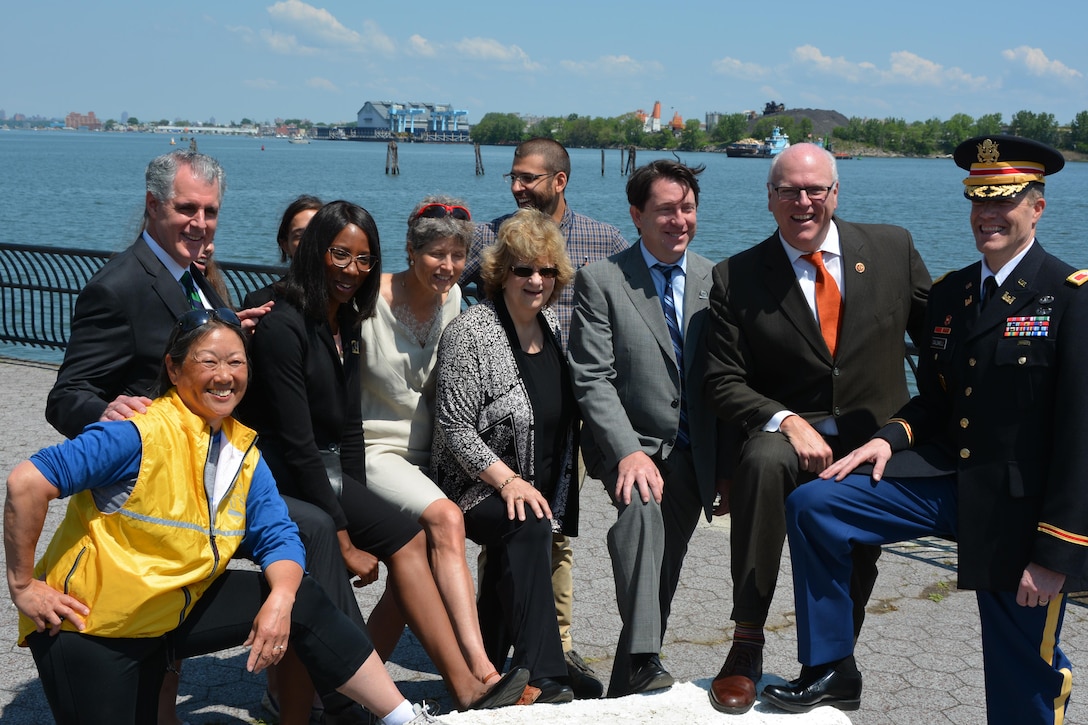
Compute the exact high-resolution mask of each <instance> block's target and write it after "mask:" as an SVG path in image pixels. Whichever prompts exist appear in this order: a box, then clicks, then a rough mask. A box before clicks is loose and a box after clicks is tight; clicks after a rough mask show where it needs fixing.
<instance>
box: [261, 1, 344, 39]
mask: <svg viewBox="0 0 1088 725" xmlns="http://www.w3.org/2000/svg"><path fill="white" fill-rule="evenodd" d="M268 14H269V15H271V16H272V17H273V18H274V19H276V20H279V21H281V22H283V23H285V24H287V25H291V26H293V27H294V28H295V29H296V30H298V31H304V32H306V33H308V34H310V35H313V36H315V37H318V38H322V39H324V40H325V41H327V42H331V43H337V44H339V45H355V44H356V43H358V42H359V41H360V36H359V33H357V32H355V31H354V30H351V29H349V28H346V27H344V25H343V24H341V22H340V21H339V20H337V19H336V18H335V17H333V14H332V13H330V12H329V11H328V10H325V9H324V8H315V7H314V6H312V5H307V4H306V3H304V2H301V1H300V0H284V1H283V2H278V3H276V4H275V5H272V6H270V7H269V8H268Z"/></svg>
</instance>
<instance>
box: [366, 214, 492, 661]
mask: <svg viewBox="0 0 1088 725" xmlns="http://www.w3.org/2000/svg"><path fill="white" fill-rule="evenodd" d="M473 228H474V225H473V223H472V218H471V214H470V213H469V211H468V208H467V207H465V205H464V203H463V202H461V201H459V200H457V199H453V198H451V197H448V196H429V197H427V198H425V199H423V200H422V201H421V202H420V203H419V204H417V205H416V207H415V208H414V209H413V210H412V213H411V214H410V215H409V217H408V237H407V243H406V245H405V247H406V250H407V253H408V269H406V270H404V271H403V272H397V273H395V274H383V275H382V282H381V293H380V294H379V296H378V304H377V309H376V310H375V313H374V316H373V317H370V318H369V319H367V320H366V321H365V322H364V323H363V331H362V343H363V348H364V349H363V351H362V353H363V356H364V357H363V368H364V372H363V431H364V437H365V439H366V479H367V487H368V488H369V489H371V490H372V491H373V492H374V493H376V494H378V495H379V496H381V497H382V498H384V499H385V500H387V501H389V502H390V503H392V504H393V505H395V506H398V507H399V508H400V509H401V510H402V511H404V512H405V513H406V514H408V515H409V516H410V517H411V518H413V519H415V520H418V521H419V523H420V525H421V526H422V527H423V529H424V531H425V532H426V536H427V545H428V548H429V551H428V554H429V558H430V563H431V569H432V571H433V572H434V578H435V581H436V582H437V583H438V591H439V593H440V594H441V595H442V600H443V603H444V604H445V606H446V609H447V611H448V612H449V615H450V620H451V621H452V623H453V627H454V631H455V633H456V635H457V640H458V643H459V644H460V646H461V649H462V652H463V653H464V655H465V659H466V660H467V662H468V663H469V666H470V667H471V669H472V670H473V672H474V673H476V675H477V676H478V677H485V676H486V675H487V674H488V673H491V672H493V671H494V669H495V668H494V665H493V664H492V663H491V662H490V661H489V660H488V657H487V653H486V651H485V649H484V644H483V638H482V636H481V635H480V622H479V619H478V617H477V614H476V597H475V590H474V587H473V583H472V575H471V573H470V572H469V569H468V563H467V561H466V559H465V522H464V517H463V516H462V514H461V509H460V508H459V507H458V506H457V504H455V503H454V502H452V501H450V500H449V499H448V498H446V496H445V494H443V493H442V491H441V489H439V488H438V487H437V486H436V485H435V484H434V483H433V482H432V481H431V479H430V478H429V477H428V464H429V463H430V458H431V438H432V435H431V430H432V426H433V422H434V410H433V403H434V391H435V364H436V357H437V353H438V341H439V339H440V338H441V337H442V330H444V329H445V327H446V325H447V324H448V323H449V322H450V321H451V320H452V319H453V318H454V317H456V316H457V315H458V314H459V313H460V311H461V291H460V288H459V287H458V286H457V280H458V279H459V278H460V277H461V271H462V270H463V269H464V267H465V261H466V259H467V258H468V251H469V246H470V244H471V242H472V233H473ZM374 636H375V637H376V638H377V639H381V638H382V637H399V636H400V632H399V631H397V632H393V631H386V632H382V633H378V632H375V633H374ZM379 650H380V651H386V650H382V649H381V648H380V647H379Z"/></svg>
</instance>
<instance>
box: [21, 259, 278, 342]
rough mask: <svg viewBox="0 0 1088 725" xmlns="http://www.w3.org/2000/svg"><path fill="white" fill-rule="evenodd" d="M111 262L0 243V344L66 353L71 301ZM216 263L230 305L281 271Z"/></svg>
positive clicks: (259, 266)
mask: <svg viewBox="0 0 1088 725" xmlns="http://www.w3.org/2000/svg"><path fill="white" fill-rule="evenodd" d="M112 256H114V255H113V253H110V252H99V251H94V250H89V249H63V248H57V247H40V246H34V245H28V244H4V243H0V342H10V343H15V344H18V345H28V346H30V347H40V348H51V349H57V350H63V349H65V348H66V347H67V346H68V333H69V331H70V330H71V323H72V313H73V311H74V310H75V305H76V297H78V296H79V292H80V290H82V289H83V287H84V286H85V285H86V284H87V281H88V280H89V279H90V278H91V277H92V276H93V275H94V273H95V272H97V271H98V270H99V269H101V268H102V266H103V265H104V264H105V263H106V262H107V261H109V259H110V257H112ZM216 263H217V265H218V266H219V269H220V270H221V271H222V274H223V279H224V281H225V282H226V285H227V291H228V293H229V294H230V297H231V300H232V301H233V302H234V303H237V302H240V301H241V300H242V298H244V297H245V296H246V295H247V294H249V293H250V292H252V291H253V290H257V289H260V288H261V287H264V286H266V285H269V284H271V283H272V282H274V281H276V280H277V279H279V278H280V277H281V276H282V275H283V273H284V271H285V270H284V268H283V267H274V266H268V265H260V264H246V263H241V262H222V261H219V260H216Z"/></svg>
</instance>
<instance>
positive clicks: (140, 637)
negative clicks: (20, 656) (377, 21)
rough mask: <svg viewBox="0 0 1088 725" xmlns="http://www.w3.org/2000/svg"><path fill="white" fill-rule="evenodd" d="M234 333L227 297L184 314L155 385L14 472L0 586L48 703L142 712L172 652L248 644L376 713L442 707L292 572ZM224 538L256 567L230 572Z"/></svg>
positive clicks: (122, 714)
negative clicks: (411, 699) (243, 414)
mask: <svg viewBox="0 0 1088 725" xmlns="http://www.w3.org/2000/svg"><path fill="white" fill-rule="evenodd" d="M246 338H247V334H246V333H243V332H242V329H241V326H240V323H239V321H238V318H237V316H235V314H234V313H233V312H231V311H230V310H228V309H225V308H224V309H219V310H204V309H199V310H192V311H190V312H188V313H186V314H185V315H183V316H182V317H181V318H180V319H179V321H178V323H177V325H175V327H174V330H173V332H172V333H171V336H170V339H169V343H168V345H167V352H166V355H165V357H164V360H163V369H162V372H161V374H160V377H159V380H160V386H161V387H162V388H163V389H165V390H166V392H165V393H164V394H163V395H162V396H161V397H159V398H158V399H156V400H155V401H154V402H152V403H151V405H150V406H148V409H147V412H146V413H143V414H140V415H136V416H135V417H133V418H131V419H129V420H126V421H114V422H104V423H95V424H93V425H90V426H88V427H87V428H86V429H85V430H84V431H83V433H82V434H80V435H79V436H78V437H76V438H75V439H73V440H70V441H66V442H64V443H61V444H59V445H56V446H53V447H51V448H46V449H43V450H41V451H39V452H38V453H36V454H34V456H32V457H31V459H30V460H29V461H26V462H24V463H22V464H20V465H19V466H18V467H16V468H15V470H14V471H12V473H11V475H10V476H9V478H8V481H7V492H8V493H7V502H6V505H5V517H4V548H5V555H6V560H7V574H8V582H9V588H10V591H11V597H12V601H13V602H14V603H15V605H16V607H18V609H19V613H20V617H19V635H20V641H21V643H24V644H26V645H28V646H29V647H30V649H31V652H32V654H33V656H34V662H35V664H36V665H37V667H38V672H39V675H40V677H41V680H42V686H43V689H44V690H45V694H46V698H47V699H48V701H49V706H50V709H51V710H52V712H53V716H54V718H55V719H56V721H57V722H58V723H75V722H80V723H110V724H113V723H153V722H155V719H156V709H157V703H158V695H159V690H160V687H161V684H162V681H163V676H164V674H165V673H166V668H167V665H168V663H170V662H171V661H173V660H174V658H183V657H192V656H197V655H202V654H207V653H209V652H215V651H218V650H221V649H226V648H228V647H236V646H239V645H243V644H244V645H245V646H247V647H249V654H248V657H247V662H246V668H247V669H248V670H250V671H251V672H259V671H261V670H263V669H264V668H266V667H268V666H270V665H272V664H280V666H281V667H284V668H287V669H288V670H289V671H291V668H295V669H294V670H293V672H295V673H296V674H295V676H299V675H301V676H302V677H303V678H305V674H306V670H308V671H309V676H310V677H312V679H313V681H314V682H315V683H317V684H318V686H319V687H320V688H322V689H323V690H326V691H332V690H333V689H336V690H338V691H340V692H342V693H344V694H346V695H348V696H349V697H351V698H352V699H354V700H356V701H357V702H360V703H362V704H363V705H364V706H366V707H367V708H369V709H370V710H371V712H375V713H382V714H383V722H384V723H386V724H387V725H392V724H394V723H407V722H412V723H417V724H420V723H430V722H437V721H436V720H434V719H433V718H432V717H430V716H429V715H427V714H426V712H425V711H424V712H421V713H416V712H415V711H414V710H413V707H412V706H411V705H410V704H409V703H408V702H407V701H406V700H405V699H404V697H403V696H401V695H400V693H399V692H398V691H397V688H396V685H394V683H393V681H392V680H391V679H390V678H389V675H388V674H387V673H386V671H385V667H384V666H383V665H382V662H381V659H380V657H378V655H377V654H376V653H375V652H374V649H373V647H372V645H371V643H370V640H369V639H368V638H367V636H366V633H365V631H364V630H362V629H360V628H359V627H357V626H355V625H354V624H352V623H351V622H350V621H349V620H348V619H347V618H346V617H344V615H343V614H342V613H341V612H340V611H338V610H337V609H336V608H335V607H334V605H333V604H332V603H331V602H330V601H329V599H328V597H327V596H326V594H325V592H324V590H323V589H322V588H321V587H320V586H319V585H318V584H317V583H316V582H315V581H314V580H313V579H311V578H310V577H304V576H303V567H304V565H305V551H304V549H303V547H302V542H301V541H300V539H299V536H298V530H297V529H296V527H295V525H294V523H292V522H291V520H290V518H288V515H287V508H286V506H285V504H284V502H283V500H282V499H281V498H280V496H279V494H278V493H277V491H276V483H275V481H274V480H273V479H272V475H271V474H270V472H269V470H268V468H267V467H266V465H265V463H264V461H263V460H262V459H261V458H260V455H259V454H258V452H257V449H256V447H255V446H254V439H255V435H254V432H253V431H252V430H250V429H248V428H246V427H245V426H243V425H241V424H240V423H238V422H236V421H235V420H234V419H233V418H232V417H231V414H232V413H233V411H234V408H235V406H236V405H237V404H238V402H239V401H240V400H241V399H242V396H243V395H244V394H245V392H246V387H247V384H248V379H249V361H248V359H247V351H246ZM60 497H71V500H70V502H69V505H68V509H67V513H66V515H65V518H64V520H63V521H62V522H61V523H60V525H59V526H58V527H57V531H56V534H55V535H54V537H53V539H52V541H51V542H50V544H49V547H48V548H47V550H46V552H45V554H44V556H43V557H42V559H41V560H40V561H39V562H38V564H37V566H36V567H35V566H34V548H35V544H36V543H37V540H38V537H39V536H40V535H41V532H42V528H43V524H44V521H45V517H46V513H47V511H48V509H49V502H50V501H52V500H54V499H57V498H60ZM236 553H239V554H242V555H244V556H248V557H251V558H252V559H253V560H254V561H255V562H257V563H258V564H259V565H260V567H261V571H260V572H257V571H252V570H236V569H231V570H228V569H227V562H228V561H229V560H230V559H231V558H232V557H233V556H234V555H235V554H236ZM330 643H335V645H336V646H335V647H333V646H330ZM285 658H286V659H285ZM302 666H305V670H302V669H301V668H302ZM307 704H308V703H307ZM307 710H308V708H307ZM308 715H309V713H308V712H307V713H306V716H307V717H308ZM281 722H285V723H286V722H291V721H289V720H287V719H284V720H281ZM294 722H305V720H301V721H300V720H295V721H294Z"/></svg>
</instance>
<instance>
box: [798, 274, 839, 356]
mask: <svg viewBox="0 0 1088 725" xmlns="http://www.w3.org/2000/svg"><path fill="white" fill-rule="evenodd" d="M802 256H803V257H805V258H806V259H808V261H810V262H812V264H813V266H814V267H816V315H817V317H819V318H820V332H822V333H823V335H824V342H826V343H827V349H828V350H830V351H831V356H832V357H834V356H835V347H836V345H837V344H838V342H839V328H840V327H841V326H842V295H841V294H839V286H838V285H837V284H835V278H834V277H832V276H831V275H830V274H829V273H828V271H827V267H825V266H824V253H823V252H811V253H809V254H804V255H802Z"/></svg>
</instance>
